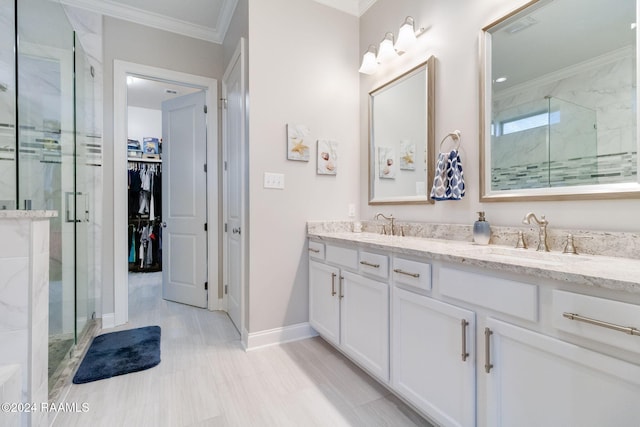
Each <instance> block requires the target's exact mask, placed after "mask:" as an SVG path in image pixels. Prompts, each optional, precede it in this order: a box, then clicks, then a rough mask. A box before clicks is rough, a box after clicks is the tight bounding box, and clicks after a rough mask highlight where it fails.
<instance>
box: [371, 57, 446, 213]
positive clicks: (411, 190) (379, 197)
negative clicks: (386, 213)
mask: <svg viewBox="0 0 640 427" xmlns="http://www.w3.org/2000/svg"><path fill="white" fill-rule="evenodd" d="M434 67H435V58H434V57H430V58H429V59H428V60H427V61H425V62H423V63H422V64H420V65H418V66H417V67H415V68H413V69H411V70H409V71H407V72H406V73H404V74H402V75H401V76H399V77H397V78H395V79H394V80H392V81H390V82H388V83H385V84H384V85H382V86H380V87H378V88H376V89H374V90H373V91H371V92H369V204H370V205H380V204H417V203H433V202H432V201H431V200H430V199H429V192H430V190H431V184H432V183H433V171H434V167H435V165H434V162H435V160H434V154H433V153H434V138H435V129H434V126H435V124H434V111H435V110H434V108H435V105H434V102H435V97H434V87H435V74H434V73H435V71H434V70H435V68H434Z"/></svg>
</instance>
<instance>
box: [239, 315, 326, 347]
mask: <svg viewBox="0 0 640 427" xmlns="http://www.w3.org/2000/svg"><path fill="white" fill-rule="evenodd" d="M316 335H318V333H317V332H316V331H315V330H314V329H313V328H312V327H311V326H310V325H309V323H308V322H304V323H298V324H297V325H291V326H285V327H283V328H275V329H268V330H266V331H260V332H252V333H248V332H247V330H246V329H245V330H243V331H242V345H243V346H244V348H245V350H246V351H251V350H255V349H258V348H262V347H268V346H270V345H276V344H284V343H286V342H291V341H298V340H302V339H305V338H311V337H315V336H316Z"/></svg>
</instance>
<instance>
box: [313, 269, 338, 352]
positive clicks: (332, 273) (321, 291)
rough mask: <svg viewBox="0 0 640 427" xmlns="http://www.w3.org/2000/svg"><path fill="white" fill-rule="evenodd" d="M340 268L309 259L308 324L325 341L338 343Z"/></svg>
mask: <svg viewBox="0 0 640 427" xmlns="http://www.w3.org/2000/svg"><path fill="white" fill-rule="evenodd" d="M341 280H342V279H341V276H340V269H338V268H337V267H332V266H330V265H326V264H324V263H321V262H318V261H311V260H310V261H309V324H310V325H311V326H312V327H313V329H315V330H316V331H317V332H318V333H319V334H320V335H322V337H323V338H324V339H326V340H327V341H329V342H331V343H333V344H335V345H339V344H340V299H339V297H338V291H339V290H340V289H339V287H340V281H341Z"/></svg>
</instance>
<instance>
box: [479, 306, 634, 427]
mask: <svg viewBox="0 0 640 427" xmlns="http://www.w3.org/2000/svg"><path fill="white" fill-rule="evenodd" d="M486 325H487V329H488V330H489V331H491V334H490V335H489V338H488V342H489V352H488V356H489V364H490V365H492V366H490V368H489V373H487V374H486V375H487V379H486V381H487V382H486V385H487V390H486V393H487V419H486V423H485V425H487V426H492V427H493V426H496V427H497V426H519V427H526V426H531V427H539V426H581V427H588V426H593V427H600V426H616V427H626V426H628V427H632V426H637V425H638V424H639V422H640V405H638V399H640V366H638V365H635V364H631V363H628V362H625V361H622V360H620V359H617V358H614V357H610V356H607V355H604V354H601V353H598V352H595V351H592V350H589V349H586V348H583V347H580V346H577V345H574V344H571V343H568V342H565V341H561V340H559V339H557V338H553V337H550V336H547V335H543V334H539V333H536V332H533V331H531V330H528V329H525V328H521V327H518V326H514V325H511V324H509V323H506V322H502V321H500V320H496V319H493V318H489V319H488V320H487V323H486ZM629 338H632V337H629ZM633 338H634V339H635V338H638V337H633ZM485 363H486V362H485Z"/></svg>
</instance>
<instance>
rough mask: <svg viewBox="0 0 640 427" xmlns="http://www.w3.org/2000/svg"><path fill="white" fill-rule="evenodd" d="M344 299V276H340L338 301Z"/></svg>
mask: <svg viewBox="0 0 640 427" xmlns="http://www.w3.org/2000/svg"><path fill="white" fill-rule="evenodd" d="M342 298H344V276H340V299H342Z"/></svg>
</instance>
